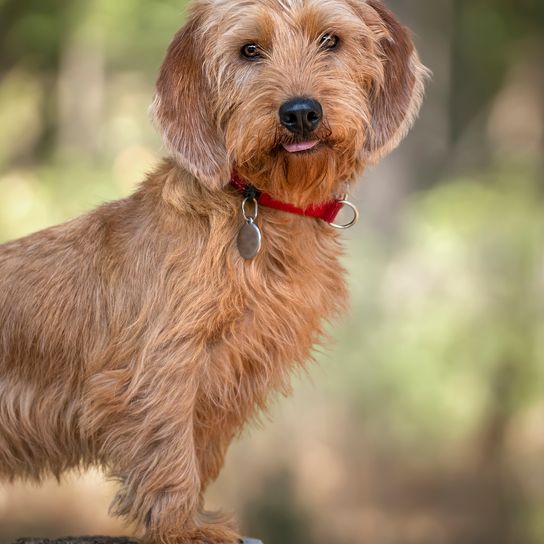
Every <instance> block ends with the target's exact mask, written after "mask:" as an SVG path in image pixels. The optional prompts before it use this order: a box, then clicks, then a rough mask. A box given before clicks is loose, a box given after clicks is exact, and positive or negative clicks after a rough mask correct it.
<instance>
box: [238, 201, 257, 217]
mask: <svg viewBox="0 0 544 544" xmlns="http://www.w3.org/2000/svg"><path fill="white" fill-rule="evenodd" d="M248 202H252V203H253V206H254V212H255V213H254V215H253V217H251V216H248V215H247V213H246V205H247V203H248ZM242 215H243V216H244V219H245V220H246V221H255V220H256V219H257V216H258V215H259V203H258V202H257V199H256V198H244V201H243V202H242Z"/></svg>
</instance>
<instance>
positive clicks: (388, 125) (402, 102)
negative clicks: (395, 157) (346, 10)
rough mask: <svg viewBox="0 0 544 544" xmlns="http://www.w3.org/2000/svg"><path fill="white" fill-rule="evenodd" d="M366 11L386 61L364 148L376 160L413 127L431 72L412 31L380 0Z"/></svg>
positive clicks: (375, 89)
mask: <svg viewBox="0 0 544 544" xmlns="http://www.w3.org/2000/svg"><path fill="white" fill-rule="evenodd" d="M364 10H365V12H366V14H367V17H365V20H366V22H367V24H368V26H369V27H370V28H371V30H373V32H374V34H375V36H376V37H377V44H378V49H379V51H378V52H379V54H380V57H381V60H382V63H383V79H382V80H381V81H380V82H374V83H373V85H372V88H371V89H370V126H369V134H368V135H367V138H366V143H365V151H364V154H365V159H366V160H367V161H368V162H376V161H378V160H379V159H380V158H381V157H383V156H384V155H386V154H387V153H389V152H390V151H392V150H393V149H394V148H395V147H397V145H398V144H399V143H400V141H401V140H402V139H403V138H404V136H406V133H407V132H408V130H409V129H410V128H411V126H412V124H413V122H414V120H415V118H416V116H417V114H418V113H419V109H420V107H421V102H422V100H423V93H424V83H425V80H426V78H427V76H428V71H427V69H426V68H425V67H424V66H423V65H422V64H421V62H420V61H419V57H418V54H417V51H416V49H415V46H414V43H413V41H412V38H411V35H410V32H409V31H408V29H406V28H405V27H404V26H402V25H401V23H400V22H399V21H398V20H397V18H396V17H395V16H394V15H393V13H391V12H390V11H389V10H388V9H387V8H386V7H385V6H384V5H383V3H382V2H381V0H366V2H365V5H364ZM368 15H370V16H368ZM376 16H377V17H376Z"/></svg>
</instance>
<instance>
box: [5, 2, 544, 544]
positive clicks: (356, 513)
mask: <svg viewBox="0 0 544 544" xmlns="http://www.w3.org/2000/svg"><path fill="white" fill-rule="evenodd" d="M386 3H387V4H389V5H390V6H391V7H392V8H393V9H394V10H395V11H396V12H397V13H398V14H399V16H401V18H402V19H403V20H404V21H405V22H406V23H407V24H408V25H409V26H410V27H411V28H412V29H413V31H414V33H415V39H416V41H417V44H418V47H419V49H420V52H421V56H422V58H423V60H424V62H425V63H426V64H427V65H428V66H429V67H430V68H431V70H432V71H433V73H434V76H433V80H432V82H431V83H430V85H429V89H428V95H427V99H426V101H425V105H424V108H423V111H422V114H421V117H420V120H419V121H418V123H417V125H416V128H415V129H414V131H413V132H412V133H411V135H410V137H409V138H408V139H407V140H406V141H405V143H404V144H403V145H402V147H401V148H400V149H399V150H398V151H397V152H395V153H394V154H393V155H392V156H391V157H389V158H388V159H387V160H386V161H384V162H383V163H382V165H381V166H380V167H378V168H376V169H373V170H372V171H369V172H367V174H366V175H365V179H364V181H363V183H362V184H361V185H360V189H359V192H358V194H357V195H355V196H356V199H357V201H358V203H359V205H360V207H361V209H362V212H363V221H362V224H361V225H360V226H359V227H358V229H357V230H354V231H352V232H350V233H349V235H348V239H347V241H346V246H347V252H346V257H345V264H346V266H347V268H348V270H349V277H350V284H351V293H352V300H353V304H352V310H351V312H350V314H349V315H348V316H347V317H346V318H345V319H343V320H341V321H339V322H338V323H336V324H335V325H334V326H333V327H331V332H332V334H333V336H334V338H335V340H336V341H335V343H334V345H332V346H330V347H327V349H325V350H322V352H321V353H319V355H318V364H317V365H315V366H314V367H313V368H312V369H311V371H310V376H309V377H308V376H306V377H304V378H301V379H296V380H295V395H294V397H292V398H290V399H280V400H279V401H278V402H276V403H275V404H274V407H273V409H272V412H271V415H272V418H271V421H265V425H263V426H262V427H253V428H252V429H250V430H248V431H247V432H246V433H245V434H244V437H243V438H242V440H241V441H240V442H238V443H237V444H236V445H235V446H234V447H233V448H232V450H231V453H230V455H229V458H228V463H227V466H226V469H225V471H224V473H223V475H222V477H221V478H220V480H219V482H218V483H217V485H216V486H215V487H214V488H213V490H212V491H211V492H210V494H209V504H210V506H211V507H219V506H223V507H225V508H226V509H227V510H233V511H237V513H238V517H239V519H240V521H241V525H242V527H243V529H244V532H245V533H249V534H252V535H255V536H259V537H261V538H263V539H264V540H265V542H267V543H268V544H280V543H281V544H302V543H304V544H325V543H327V544H329V543H331V542H333V543H336V544H353V543H366V542H369V543H370V542H372V543H373V544H411V543H414V544H415V543H417V544H442V543H444V544H453V543H462V544H472V543H474V544H487V543H489V544H507V543H508V544H533V543H534V544H536V543H542V542H544V213H543V197H544V194H543V193H544V191H543V189H544V183H543V169H544V161H543V151H544V61H543V58H544V2H543V1H542V0H532V1H531V0H516V1H515V2H514V1H512V0H419V1H417V2H414V1H409V0H387V2H386ZM184 7H185V4H184V2H183V0H114V1H113V0H77V1H72V2H68V1H66V0H64V1H63V0H24V1H22V0H0V241H6V240H8V239H11V238H15V237H18V236H22V235H24V234H27V233H30V232H32V231H34V230H37V229H40V228H43V227H46V226H49V225H52V224H54V223H57V222H61V221H64V220H66V219H68V218H71V217H74V216H76V215H77V214H79V213H81V212H83V211H85V210H88V209H89V208H91V207H93V206H95V205H97V204H99V203H100V202H103V201H104V200H108V199H113V198H117V197H121V196H124V195H127V194H128V193H129V192H130V191H131V190H132V189H133V188H134V187H135V185H136V183H137V182H138V181H140V180H141V179H142V177H143V175H144V173H145V172H146V170H148V169H149V168H151V167H152V165H153V164H154V163H155V161H156V160H157V159H158V158H159V157H160V156H161V154H162V153H163V149H162V148H161V144H160V141H159V138H158V137H157V136H156V134H155V133H154V131H153V130H152V128H151V125H150V122H149V120H148V115H147V108H148V105H149V103H150V101H151V97H152V93H153V83H154V79H155V76H156V73H157V70H158V67H159V65H160V62H161V59H162V56H163V53H164V51H165V49H166V47H167V45H168V43H169V41H170V39H171V37H172V36H173V34H174V32H175V31H176V29H177V28H178V27H179V26H180V25H181V24H182V22H183V19H184ZM303 318H304V317H303V309H301V319H303ZM113 492H114V491H113V487H112V485H111V484H110V483H108V482H106V481H105V480H104V479H103V477H102V476H101V475H100V474H99V473H97V472H92V473H88V474H84V475H73V476H69V477H67V478H66V479H65V480H63V482H62V483H61V484H60V485H59V484H58V483H57V482H48V483H47V484H46V485H45V486H44V487H41V488H37V487H33V486H31V485H26V484H24V485H23V484H20V483H17V484H13V485H3V486H2V487H0V543H2V544H3V543H9V542H11V541H12V540H13V539H14V538H15V537H18V536H24V535H41V536H54V535H61V534H64V535H65V534H68V533H72V534H85V533H94V534H96V533H109V534H122V533H127V532H130V528H126V527H124V526H123V525H122V524H121V523H120V522H119V521H118V520H115V519H112V518H110V517H108V514H107V507H108V502H109V501H110V499H111V498H112V496H113Z"/></svg>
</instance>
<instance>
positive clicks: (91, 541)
mask: <svg viewBox="0 0 544 544" xmlns="http://www.w3.org/2000/svg"><path fill="white" fill-rule="evenodd" d="M14 544H140V543H139V542H138V540H136V539H135V538H128V537H122V536H121V537H108V536H79V537H71V536H67V537H64V538H58V539H50V538H19V539H18V540H16V541H15V542H14ZM240 544H262V542H261V541H260V540H253V539H252V538H244V540H242V541H241V543H240Z"/></svg>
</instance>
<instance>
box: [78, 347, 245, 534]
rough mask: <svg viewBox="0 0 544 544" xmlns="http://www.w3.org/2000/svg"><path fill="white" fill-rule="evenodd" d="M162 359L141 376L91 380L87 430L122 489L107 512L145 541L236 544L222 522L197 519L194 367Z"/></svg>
mask: <svg viewBox="0 0 544 544" xmlns="http://www.w3.org/2000/svg"><path fill="white" fill-rule="evenodd" d="M175 362H176V364H175V365H170V364H168V362H167V361H166V360H165V358H164V354H163V355H162V358H161V359H160V362H159V363H158V364H156V365H155V364H153V361H152V360H149V359H148V360H147V361H146V364H145V366H144V367H143V368H141V369H140V370H137V369H134V368H125V369H118V370H109V371H103V372H101V373H99V374H97V375H96V376H95V377H94V379H93V380H92V385H91V388H90V393H89V406H92V408H91V416H90V418H89V421H88V424H89V428H90V429H93V430H94V432H95V433H98V436H99V442H100V444H101V451H100V453H99V455H100V457H101V460H102V461H103V462H104V464H106V466H108V467H110V472H111V475H112V476H113V477H115V478H116V479H119V480H120V481H121V483H122V488H121V490H120V491H119V493H118V495H117V497H116V499H115V502H114V504H113V505H112V509H113V511H114V513H115V514H117V515H121V516H124V517H126V518H128V519H129V520H130V521H132V522H136V523H137V524H139V525H140V526H142V527H144V528H145V533H146V539H145V540H146V542H149V543H153V544H154V543H161V544H234V543H237V542H238V535H237V534H236V533H235V532H234V531H233V529H232V528H231V527H230V526H229V525H228V524H227V523H225V522H216V523H212V522H210V521H209V520H207V519H205V517H204V516H203V515H202V513H201V512H202V508H201V507H202V499H201V497H202V491H203V490H202V483H201V477H200V465H199V460H198V455H197V448H196V446H195V430H194V426H195V422H194V419H195V403H196V398H197V394H198V387H199V381H198V372H197V369H198V366H197V365H195V364H186V365H184V364H183V363H180V362H179V359H177V360H176V361H175Z"/></svg>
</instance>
